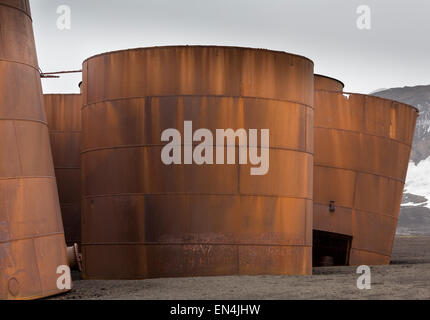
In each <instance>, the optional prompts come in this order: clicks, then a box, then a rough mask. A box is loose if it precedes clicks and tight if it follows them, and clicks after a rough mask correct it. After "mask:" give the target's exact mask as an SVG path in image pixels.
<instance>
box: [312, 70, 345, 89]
mask: <svg viewBox="0 0 430 320" xmlns="http://www.w3.org/2000/svg"><path fill="white" fill-rule="evenodd" d="M314 77H319V78H326V79H329V80H332V81H335V82H337V83H340V84H341V85H342V88H345V83H343V82H342V81H340V80H339V79H336V78H333V77H329V76H325V75H323V74H319V73H315V74H314ZM315 90H320V89H315ZM326 91H332V90H326ZM334 92H338V91H334Z"/></svg>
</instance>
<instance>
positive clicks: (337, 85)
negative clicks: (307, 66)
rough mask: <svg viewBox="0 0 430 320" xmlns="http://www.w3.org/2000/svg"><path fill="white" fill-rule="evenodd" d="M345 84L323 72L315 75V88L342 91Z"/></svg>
mask: <svg viewBox="0 0 430 320" xmlns="http://www.w3.org/2000/svg"><path fill="white" fill-rule="evenodd" d="M344 87H345V85H344V84H343V82H342V81H340V80H337V79H334V78H331V77H327V76H323V75H321V74H315V75H314V88H315V90H327V91H338V92H342V91H343V88H344Z"/></svg>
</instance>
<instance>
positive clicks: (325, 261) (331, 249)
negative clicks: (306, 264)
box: [312, 230, 352, 267]
mask: <svg viewBox="0 0 430 320" xmlns="http://www.w3.org/2000/svg"><path fill="white" fill-rule="evenodd" d="M351 242H352V237H351V236H348V235H345V234H340V233H332V232H326V231H320V230H314V231H313V247H312V266H313V267H330V266H347V265H348V264H349V252H350V251H351Z"/></svg>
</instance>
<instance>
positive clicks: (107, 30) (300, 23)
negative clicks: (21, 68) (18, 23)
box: [30, 0, 430, 93]
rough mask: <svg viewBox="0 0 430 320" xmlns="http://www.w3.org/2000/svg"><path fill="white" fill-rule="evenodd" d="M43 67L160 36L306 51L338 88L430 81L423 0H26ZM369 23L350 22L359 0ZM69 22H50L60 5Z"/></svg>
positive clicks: (69, 88)
mask: <svg viewBox="0 0 430 320" xmlns="http://www.w3.org/2000/svg"><path fill="white" fill-rule="evenodd" d="M30 3H31V9H32V14H33V21H34V30H35V36H36V45H37V51H38V56H39V64H40V67H41V69H42V70H43V71H45V72H47V71H57V70H74V69H80V68H81V66H82V61H83V60H84V59H86V58H88V57H90V56H92V55H94V54H97V53H101V52H106V51H112V50H119V49H127V48H135V47H145V46H158V45H174V44H190V45H191V44H214V45H231V46H246V47H256V48H267V49H273V50H282V51H287V52H291V53H296V54H300V55H304V56H306V57H308V58H310V59H312V60H313V61H314V63H315V72H316V73H321V74H325V75H329V76H332V77H336V78H338V79H340V80H342V81H343V82H345V84H346V87H345V90H347V91H351V92H360V93H369V92H371V91H374V90H376V89H380V88H390V87H399V86H413V85H422V84H430V79H429V76H430V37H429V31H430V1H428V0H360V1H356V0H325V1H324V0H49V1H47V0H30ZM362 4H365V5H368V6H370V8H371V13H372V20H371V23H372V28H371V30H359V29H358V28H357V26H356V20H357V18H358V16H359V15H358V14H357V13H356V10H357V7H358V6H359V5H362ZM60 5H68V6H70V8H71V22H72V25H71V29H70V30H62V31H61V30H59V29H58V28H57V18H58V17H59V15H58V14H57V12H56V11H57V7H58V6H60ZM80 77H81V75H80V74H78V75H67V76H63V77H62V78H61V79H44V80H43V87H44V91H45V93H55V92H64V93H68V92H79V90H78V87H77V84H78V82H79V81H80V80H79V79H80Z"/></svg>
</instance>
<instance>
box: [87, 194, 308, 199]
mask: <svg viewBox="0 0 430 320" xmlns="http://www.w3.org/2000/svg"><path fill="white" fill-rule="evenodd" d="M181 195H189V196H217V197H264V198H288V199H297V200H308V201H312V198H306V197H297V196H278V195H270V194H245V193H204V192H154V193H143V192H139V193H106V194H97V195H87V196H83V197H82V200H87V199H94V198H109V197H122V196H140V197H143V196H181Z"/></svg>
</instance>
